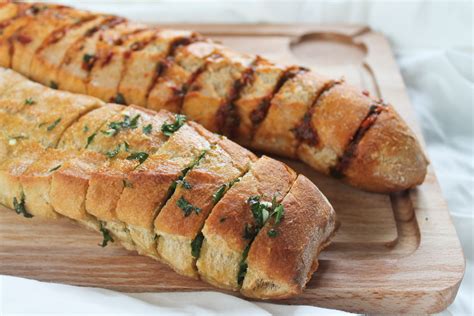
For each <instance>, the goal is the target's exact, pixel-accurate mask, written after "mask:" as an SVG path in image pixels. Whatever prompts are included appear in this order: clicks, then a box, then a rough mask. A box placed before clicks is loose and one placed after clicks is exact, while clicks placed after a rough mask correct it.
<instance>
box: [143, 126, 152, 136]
mask: <svg viewBox="0 0 474 316" xmlns="http://www.w3.org/2000/svg"><path fill="white" fill-rule="evenodd" d="M152 128H153V125H151V124H148V125H146V126H143V128H142V131H143V133H145V134H147V135H150V134H151V130H152Z"/></svg>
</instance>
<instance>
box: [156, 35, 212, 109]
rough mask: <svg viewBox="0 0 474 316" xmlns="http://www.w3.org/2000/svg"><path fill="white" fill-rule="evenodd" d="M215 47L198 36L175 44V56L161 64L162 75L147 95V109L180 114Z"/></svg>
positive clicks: (160, 74)
mask: <svg viewBox="0 0 474 316" xmlns="http://www.w3.org/2000/svg"><path fill="white" fill-rule="evenodd" d="M215 47H216V46H215V45H214V44H212V43H209V42H202V41H199V40H198V39H196V40H193V41H192V42H190V43H188V44H187V45H180V46H178V47H176V49H175V50H174V51H173V53H172V56H171V54H169V55H170V56H169V57H168V58H165V59H164V60H162V61H161V62H160V63H159V65H158V66H159V68H158V69H157V71H158V72H159V74H158V75H157V77H156V79H155V81H154V82H153V84H152V86H151V90H150V91H149V93H148V94H147V108H149V109H153V110H160V109H165V110H168V111H171V112H174V113H181V110H182V107H183V102H184V98H185V96H186V94H187V93H188V90H189V88H190V86H191V85H192V84H193V82H194V81H195V80H196V78H197V77H198V76H199V74H200V73H201V72H202V71H203V70H204V69H205V67H206V61H207V58H208V57H209V56H210V55H211V54H212V53H213V52H214V50H215Z"/></svg>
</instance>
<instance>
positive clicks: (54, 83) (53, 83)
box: [49, 81, 58, 90]
mask: <svg viewBox="0 0 474 316" xmlns="http://www.w3.org/2000/svg"><path fill="white" fill-rule="evenodd" d="M49 87H50V88H51V89H55V90H57V89H58V83H57V82H56V81H50V82H49Z"/></svg>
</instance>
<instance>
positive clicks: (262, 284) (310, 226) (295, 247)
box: [241, 175, 336, 299]
mask: <svg viewBox="0 0 474 316" xmlns="http://www.w3.org/2000/svg"><path fill="white" fill-rule="evenodd" d="M281 204H282V205H283V207H284V209H285V213H284V216H283V218H282V220H281V222H280V223H278V224H275V223H274V219H270V220H269V221H268V222H267V224H266V225H265V226H264V228H262V230H260V232H259V233H258V235H257V237H256V238H255V240H254V242H253V243H252V246H251V247H250V251H249V253H248V257H247V264H248V270H247V275H246V277H245V279H244V282H243V285H242V289H241V292H242V293H243V294H244V295H245V296H248V297H255V298H263V299H268V298H285V297H289V296H292V295H296V294H299V293H301V291H302V289H303V288H304V286H305V284H306V283H307V282H308V281H309V279H310V277H311V275H312V273H313V272H314V271H313V269H312V268H313V267H317V257H318V255H319V252H320V251H321V249H322V248H323V247H324V245H325V244H326V243H327V242H328V238H329V237H330V236H331V235H332V233H333V232H334V229H335V226H336V225H335V223H336V215H335V212H334V210H333V208H332V206H331V205H330V204H329V202H328V200H327V199H326V198H325V197H324V195H323V194H322V193H321V192H320V191H319V190H318V189H317V188H316V186H315V185H314V184H313V183H312V182H311V181H310V180H308V179H307V178H306V177H304V176H302V175H299V176H298V178H297V179H296V181H295V182H294V184H293V186H292V187H291V189H290V191H289V193H288V194H287V195H286V196H285V198H284V199H283V201H282V202H281ZM270 229H273V230H274V231H276V233H277V235H276V236H274V237H270V236H269V235H268V232H269V230H270Z"/></svg>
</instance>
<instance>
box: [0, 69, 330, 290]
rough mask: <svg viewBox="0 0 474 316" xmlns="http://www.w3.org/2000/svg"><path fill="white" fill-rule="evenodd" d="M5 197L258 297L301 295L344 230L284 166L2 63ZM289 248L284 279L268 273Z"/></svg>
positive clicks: (1, 194) (28, 213) (0, 166)
mask: <svg viewBox="0 0 474 316" xmlns="http://www.w3.org/2000/svg"><path fill="white" fill-rule="evenodd" d="M75 100H76V101H77V102H76V101H75ZM44 122H47V124H43V123H44ZM0 203H2V204H3V205H5V206H7V207H10V208H13V209H15V211H16V212H17V213H18V214H20V215H23V216H25V217H27V218H30V217H32V216H40V217H45V218H50V219H56V218H60V217H67V218H70V219H72V220H75V221H77V222H78V223H79V224H80V225H82V226H85V227H87V228H88V229H90V230H93V231H97V232H100V233H101V234H102V236H103V240H102V242H101V243H100V245H101V246H106V245H107V244H108V243H110V242H114V241H117V242H120V243H121V244H122V245H123V246H124V247H125V248H126V249H128V250H132V251H137V252H138V253H140V254H143V255H146V256H149V257H151V258H154V259H156V260H159V261H162V262H164V263H166V264H168V265H169V266H170V267H171V268H173V269H174V270H175V271H177V272H178V273H180V274H182V275H186V276H190V277H193V278H198V279H203V280H206V281H208V282H210V283H212V284H214V285H216V286H218V287H221V288H226V289H232V290H234V291H241V292H242V293H243V295H245V296H249V297H256V298H281V297H287V296H291V295H295V294H298V293H299V292H300V291H301V290H302V288H303V287H304V285H305V284H306V282H307V281H308V280H309V278H310V277H311V274H312V273H313V272H314V270H315V268H316V267H317V254H318V253H319V251H320V250H321V249H322V248H323V247H324V246H325V245H326V244H327V243H328V238H329V235H330V234H331V233H332V232H334V230H335V228H334V221H335V213H334V211H333V209H332V207H331V205H330V204H329V202H328V201H327V200H325V199H324V198H323V197H322V196H321V194H320V193H319V191H318V190H317V189H316V187H315V186H314V184H312V183H311V182H310V181H309V180H306V179H305V178H303V179H301V178H297V175H296V173H295V172H294V171H293V170H291V169H290V168H289V167H288V166H286V165H284V164H283V163H280V162H278V161H276V160H273V159H271V158H269V157H265V156H263V157H261V158H257V157H256V156H255V155H254V154H252V153H251V152H249V151H247V150H246V149H244V148H242V147H240V146H239V145H237V144H235V143H233V142H232V141H230V140H228V139H227V138H226V137H224V136H219V135H217V134H214V133H211V132H209V131H208V130H206V129H205V128H203V127H202V126H200V125H199V124H197V123H195V122H185V119H184V117H182V116H180V115H175V114H172V113H171V112H168V111H166V110H162V111H160V112H154V111H151V110H148V109H143V108H140V107H137V106H129V107H125V106H123V105H117V104H105V103H103V102H102V101H100V100H99V99H96V98H93V97H88V96H80V95H74V94H71V93H68V92H61V91H57V90H54V89H51V88H47V87H45V86H42V85H40V84H37V83H33V82H31V81H29V80H27V79H26V78H24V77H23V76H21V75H19V74H17V73H15V72H14V71H12V70H9V69H4V68H0ZM269 225H271V228H269V229H270V230H271V229H277V230H278V232H279V234H281V237H283V236H285V237H284V238H280V237H278V236H276V235H275V236H273V235H272V233H270V232H269V231H267V230H268V229H267V227H269ZM295 225H298V226H299V225H301V228H302V230H301V232H299V231H295V230H297V229H296V228H295ZM286 230H288V232H286ZM262 234H267V235H268V236H271V237H269V238H278V240H279V242H278V243H276V244H274V245H270V246H269V249H270V250H273V249H274V252H270V253H269V254H268V257H267V256H266V255H259V257H258V258H254V255H253V254H254V252H255V251H257V252H258V253H260V252H261V251H262V250H261V249H262V248H265V249H266V247H267V246H266V244H265V242H267V243H269V244H271V243H272V241H273V239H272V240H270V241H265V240H266V239H265V238H264V237H260V236H261V235H262ZM253 241H255V242H253ZM252 242H253V243H252ZM262 243H263V245H262ZM254 248H256V250H254ZM285 249H288V253H287V254H285V256H288V258H287V260H286V261H285V262H286V264H287V266H286V268H285V269H288V270H287V271H289V272H291V276H288V278H286V279H284V278H282V277H281V275H280V274H271V273H270V272H269V271H268V264H269V262H270V261H273V262H274V263H275V264H280V263H278V260H277V259H275V254H281V253H282V252H285ZM247 253H248V255H249V256H248V259H247V255H246V254H247ZM247 260H248V261H247ZM247 262H248V263H247ZM247 266H248V272H249V274H248V277H249V281H247V283H246V279H247V276H246V272H247ZM255 278H259V279H258V280H260V279H261V280H263V281H262V282H266V284H270V283H271V284H276V285H278V287H276V286H275V290H274V291H273V290H272V288H266V289H264V290H262V289H261V288H260V287H255V286H254V283H255V282H257V283H260V281H258V280H257V281H255ZM249 282H250V283H249ZM272 282H273V283H272ZM295 282H296V283H295ZM242 284H243V285H245V286H244V287H242ZM246 284H250V285H248V286H247V285H246Z"/></svg>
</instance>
